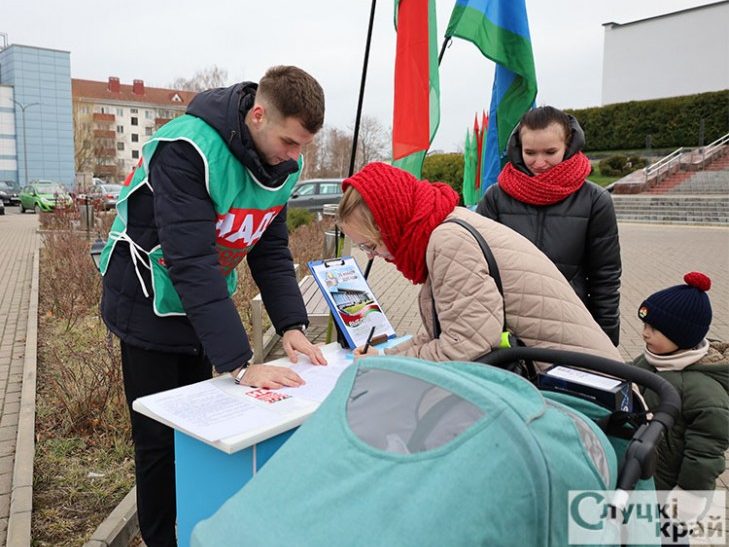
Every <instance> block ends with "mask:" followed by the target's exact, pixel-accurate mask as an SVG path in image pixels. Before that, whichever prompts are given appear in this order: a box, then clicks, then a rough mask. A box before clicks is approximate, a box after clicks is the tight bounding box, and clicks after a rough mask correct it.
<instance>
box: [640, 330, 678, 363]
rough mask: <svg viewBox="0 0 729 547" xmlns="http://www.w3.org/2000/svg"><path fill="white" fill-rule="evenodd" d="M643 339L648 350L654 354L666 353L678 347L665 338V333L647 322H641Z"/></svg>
mask: <svg viewBox="0 0 729 547" xmlns="http://www.w3.org/2000/svg"><path fill="white" fill-rule="evenodd" d="M643 341H644V342H645V347H646V348H648V351H650V352H651V353H655V354H656V355H666V354H668V353H673V352H674V351H676V350H677V349H678V346H677V345H676V344H674V343H673V342H671V341H670V340H669V339H668V338H666V335H665V334H663V333H662V332H661V331H659V330H658V329H654V328H653V327H651V326H650V325H649V324H648V323H643Z"/></svg>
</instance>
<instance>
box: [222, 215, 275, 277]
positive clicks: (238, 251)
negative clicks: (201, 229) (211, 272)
mask: <svg viewBox="0 0 729 547" xmlns="http://www.w3.org/2000/svg"><path fill="white" fill-rule="evenodd" d="M281 209H283V205H279V206H277V207H273V208H271V209H265V210H261V209H231V210H230V211H228V213H227V214H225V215H218V221H217V223H216V225H215V231H216V240H215V246H216V248H217V250H218V261H219V262H220V267H221V269H222V271H223V275H228V274H229V273H230V272H231V271H232V270H233V269H234V268H235V267H236V266H237V265H238V264H240V262H241V260H243V258H244V257H245V256H246V255H247V254H248V251H249V250H250V249H251V247H253V245H255V244H256V243H257V242H258V240H259V239H261V236H263V232H265V231H266V228H268V227H269V226H270V225H271V222H273V219H274V218H276V215H277V214H278V213H279V212H280V211H281Z"/></svg>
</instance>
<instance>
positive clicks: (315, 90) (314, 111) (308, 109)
mask: <svg viewBox="0 0 729 547" xmlns="http://www.w3.org/2000/svg"><path fill="white" fill-rule="evenodd" d="M258 94H260V96H261V98H262V99H264V100H266V101H268V102H269V103H270V104H272V105H273V107H274V108H275V109H276V110H278V111H279V113H280V114H281V115H282V116H283V117H284V118H289V117H292V118H296V119H298V120H299V121H300V122H301V125H303V126H304V128H305V129H306V130H307V131H308V132H309V133H312V134H314V133H316V132H317V131H319V130H320V129H321V127H322V125H324V90H323V89H322V88H321V86H320V85H319V82H317V81H316V80H315V79H314V77H313V76H311V75H310V74H309V73H307V72H305V71H303V70H301V69H300V68H298V67H295V66H283V65H279V66H274V67H271V68H269V69H268V70H267V71H266V74H265V75H264V76H263V78H261V81H260V82H259V83H258Z"/></svg>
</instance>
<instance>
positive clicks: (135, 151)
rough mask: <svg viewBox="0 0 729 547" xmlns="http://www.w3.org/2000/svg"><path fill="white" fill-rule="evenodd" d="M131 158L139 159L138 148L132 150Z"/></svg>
mask: <svg viewBox="0 0 729 547" xmlns="http://www.w3.org/2000/svg"><path fill="white" fill-rule="evenodd" d="M132 158H133V159H135V160H136V159H139V150H132Z"/></svg>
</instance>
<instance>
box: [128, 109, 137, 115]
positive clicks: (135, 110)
mask: <svg viewBox="0 0 729 547" xmlns="http://www.w3.org/2000/svg"><path fill="white" fill-rule="evenodd" d="M129 112H131V113H132V114H138V113H139V110H137V109H136V108H130V109H129Z"/></svg>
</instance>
